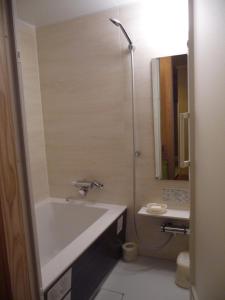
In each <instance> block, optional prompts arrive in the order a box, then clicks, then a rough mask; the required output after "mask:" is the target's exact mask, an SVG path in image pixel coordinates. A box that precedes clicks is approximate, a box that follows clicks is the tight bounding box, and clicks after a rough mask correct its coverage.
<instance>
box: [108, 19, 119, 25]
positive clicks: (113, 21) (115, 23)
mask: <svg viewBox="0 0 225 300" xmlns="http://www.w3.org/2000/svg"><path fill="white" fill-rule="evenodd" d="M109 20H110V21H111V22H112V23H113V24H114V25H116V26H120V25H121V23H120V21H119V20H117V19H113V18H109Z"/></svg>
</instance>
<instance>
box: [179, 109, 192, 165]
mask: <svg viewBox="0 0 225 300" xmlns="http://www.w3.org/2000/svg"><path fill="white" fill-rule="evenodd" d="M189 118H190V113H189V112H185V113H180V114H179V165H180V168H186V167H189V166H190V160H189V159H188V160H185V146H186V145H185V125H184V123H185V120H189Z"/></svg>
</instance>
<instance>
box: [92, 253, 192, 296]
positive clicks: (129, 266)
mask: <svg viewBox="0 0 225 300" xmlns="http://www.w3.org/2000/svg"><path fill="white" fill-rule="evenodd" d="M175 269H176V265H175V263H173V262H170V261H166V260H160V259H154V258H146V257H139V258H138V260H137V261H136V262H134V263H125V262H123V261H119V262H118V264H117V265H116V266H115V268H114V269H113V271H112V272H111V274H110V275H109V276H108V278H107V279H106V281H105V282H104V284H103V286H102V288H101V290H100V291H99V293H98V295H97V296H96V297H95V300H189V291H188V290H185V289H182V288H179V287H177V286H176V285H175V283H174V276H175Z"/></svg>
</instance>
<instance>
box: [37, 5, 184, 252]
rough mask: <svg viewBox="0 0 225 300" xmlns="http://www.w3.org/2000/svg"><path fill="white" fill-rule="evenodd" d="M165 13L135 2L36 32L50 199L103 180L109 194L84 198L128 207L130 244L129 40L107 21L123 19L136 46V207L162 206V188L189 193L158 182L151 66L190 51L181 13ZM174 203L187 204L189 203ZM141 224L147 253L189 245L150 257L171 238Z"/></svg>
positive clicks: (149, 222) (148, 222)
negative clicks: (76, 183) (78, 182)
mask: <svg viewBox="0 0 225 300" xmlns="http://www.w3.org/2000/svg"><path fill="white" fill-rule="evenodd" d="M180 2H183V1H180ZM176 8H177V7H176ZM157 9H158V11H156V10H157ZM170 9H171V7H170ZM166 11H167V8H166V7H165V11H164V10H160V8H159V7H158V8H157V7H152V9H151V7H150V8H149V12H150V14H149V13H148V15H147V16H146V13H145V8H143V7H142V6H140V5H137V4H132V5H130V6H123V7H119V8H118V7H116V8H114V9H112V10H109V11H106V12H101V13H98V14H94V15H89V16H84V17H81V18H78V19H75V20H70V21H66V22H63V23H59V24H55V25H50V26H45V27H40V28H38V29H37V41H38V54H39V66H40V80H41V92H42V103H43V112H44V127H45V137H46V147H47V148H46V149H47V164H48V175H49V185H50V194H51V195H52V196H56V197H66V196H75V197H79V196H78V194H77V191H76V190H75V189H74V188H73V187H72V186H71V181H72V180H74V179H96V180H99V181H101V182H102V183H104V185H105V187H104V190H103V191H92V192H91V193H90V194H89V195H88V197H87V199H88V200H90V201H100V202H110V203H121V204H126V205H128V207H129V217H128V238H129V239H134V231H133V219H132V207H133V200H132V131H131V128H132V127H131V91H130V88H131V85H130V79H131V73H130V71H131V70H130V58H129V54H128V50H127V42H126V40H125V38H124V36H122V35H121V32H120V30H119V29H118V28H117V27H115V26H113V25H112V24H111V23H110V22H109V21H108V18H109V17H115V18H118V19H120V20H121V21H122V23H123V24H124V26H125V27H126V28H127V31H128V32H129V34H130V35H131V38H132V39H133V41H134V44H135V47H136V50H135V54H134V59H135V78H136V81H135V88H136V92H135V95H136V116H137V120H136V121H137V127H136V128H137V136H138V141H137V142H138V146H139V149H140V151H141V156H140V157H139V158H137V162H136V167H137V174H136V185H137V191H136V199H137V209H139V208H140V207H141V206H142V205H144V204H146V203H148V202H153V201H154V202H155V201H162V194H163V190H162V189H163V188H171V187H172V188H173V187H175V188H185V189H186V188H188V183H187V182H175V181H158V180H156V179H155V176H154V174H155V171H154V144H153V142H154V139H153V116H152V96H151V78H150V61H151V59H152V58H153V57H158V56H165V55H174V54H179V53H185V52H186V51H187V49H186V42H187V35H186V32H185V28H186V27H185V26H184V25H183V23H185V21H184V18H183V16H182V18H181V17H179V14H177V13H176V14H175V16H176V22H175V21H174V16H173V14H170V13H168V12H166ZM172 11H176V9H175V8H173V9H172ZM157 14H161V17H162V18H164V19H165V18H167V19H168V26H167V27H163V28H162V26H161V18H159V17H157V18H156V15H157ZM158 16H159V15H158ZM169 205H170V206H182V207H187V206H188V205H189V202H188V201H177V200H176V201H169ZM137 223H138V228H139V234H140V237H141V240H142V241H144V242H142V244H141V251H142V253H145V254H151V255H156V256H163V257H168V258H174V257H175V255H176V253H177V252H178V251H179V250H181V249H183V248H186V247H187V239H186V238H183V237H180V238H179V237H178V238H175V239H174V241H172V242H171V244H170V246H169V247H166V248H164V249H163V250H162V251H156V252H150V251H149V248H152V247H154V246H157V245H159V244H161V243H162V242H163V241H164V240H165V239H166V238H167V236H165V234H161V233H160V232H159V230H160V228H159V224H160V221H155V220H153V219H151V218H142V217H137Z"/></svg>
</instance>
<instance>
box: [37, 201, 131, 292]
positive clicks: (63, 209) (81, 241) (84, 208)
mask: <svg viewBox="0 0 225 300" xmlns="http://www.w3.org/2000/svg"><path fill="white" fill-rule="evenodd" d="M125 209H126V206H122V205H111V204H103V203H94V204H91V203H87V202H85V201H83V200H82V201H77V200H71V201H69V202H67V201H65V200H64V199H58V198H49V199H47V200H45V201H42V202H40V203H38V204H36V206H35V210H36V221H37V234H38V246H39V255H40V263H41V277H42V290H46V289H47V288H48V287H49V286H50V285H51V284H52V283H53V282H54V280H55V279H56V278H57V277H58V276H59V275H60V274H62V273H63V271H65V270H66V269H67V268H68V267H69V266H70V265H71V264H72V263H73V262H74V261H75V260H76V259H77V258H78V257H79V256H80V255H81V254H82V253H83V252H84V251H85V250H86V249H87V248H88V247H89V246H90V245H91V244H92V243H93V242H94V241H95V240H96V239H97V238H98V237H99V236H100V235H101V234H102V233H103V232H104V231H105V230H106V229H107V228H108V227H109V226H110V225H111V224H112V223H113V222H114V221H115V220H116V219H117V218H118V217H119V215H121V214H122V213H123V212H124V211H125Z"/></svg>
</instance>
